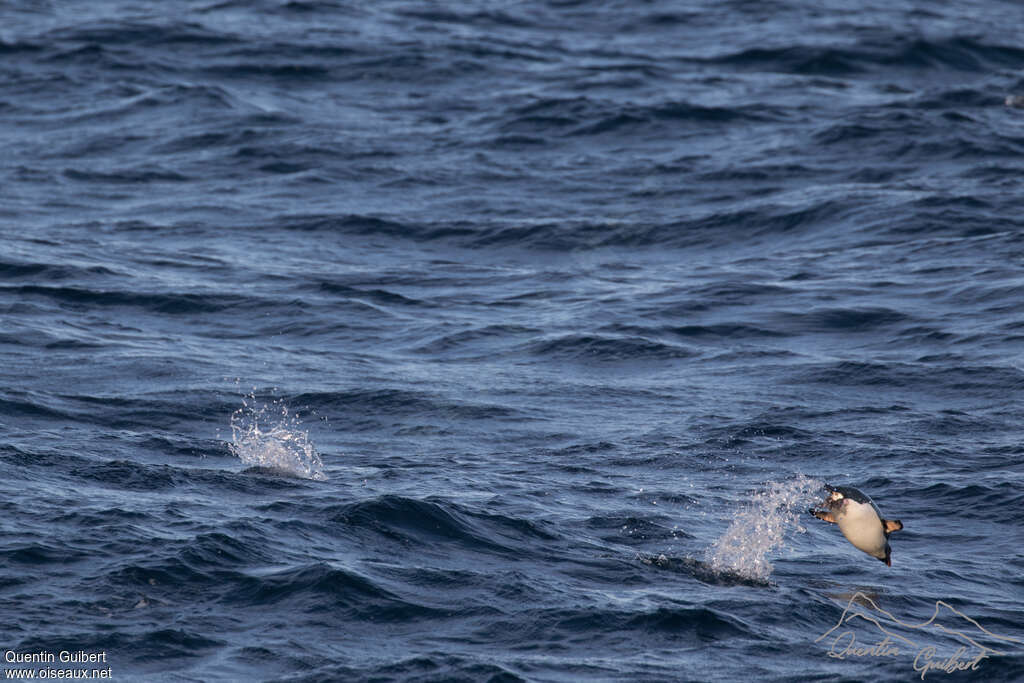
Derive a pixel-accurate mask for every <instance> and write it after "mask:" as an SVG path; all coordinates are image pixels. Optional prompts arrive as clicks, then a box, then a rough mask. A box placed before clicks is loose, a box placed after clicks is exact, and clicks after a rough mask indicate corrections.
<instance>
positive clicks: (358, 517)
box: [329, 495, 558, 555]
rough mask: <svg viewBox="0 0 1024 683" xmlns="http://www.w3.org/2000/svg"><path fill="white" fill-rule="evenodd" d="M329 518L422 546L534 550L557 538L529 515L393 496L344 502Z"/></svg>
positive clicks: (505, 552) (509, 552)
mask: <svg viewBox="0 0 1024 683" xmlns="http://www.w3.org/2000/svg"><path fill="white" fill-rule="evenodd" d="M329 518H330V520H331V521H332V522H333V523H336V524H340V525H342V527H343V528H345V529H348V530H349V533H351V530H352V529H358V530H361V531H363V532H366V531H371V532H373V533H374V534H375V535H379V536H381V537H383V538H387V539H390V540H391V541H398V542H401V543H404V544H413V545H415V546H417V547H419V548H421V549H424V550H426V549H427V548H432V547H434V546H436V544H438V543H439V542H441V543H447V544H453V545H457V546H460V547H462V548H463V549H464V550H469V551H473V552H480V551H484V552H487V553H497V554H502V555H521V554H522V553H526V554H532V553H534V552H536V550H537V549H536V548H535V544H536V543H537V542H544V543H548V542H551V541H555V540H557V538H558V537H557V536H556V535H554V534H552V533H550V532H548V531H547V530H545V529H544V528H542V527H541V526H539V525H538V524H536V523H534V522H531V521H529V520H525V519H517V518H514V517H508V516H506V515H500V514H491V513H484V512H479V511H471V510H469V509H467V508H464V507H462V506H459V505H455V504H453V503H445V502H440V501H438V502H432V501H424V500H416V499H412V498H404V497H402V496H394V495H388V496H383V497H380V498H376V499H373V500H369V501H363V502H359V503H353V504H351V505H346V506H344V507H342V508H340V509H337V510H335V511H332V512H331V513H330V515H329ZM435 552H436V551H435Z"/></svg>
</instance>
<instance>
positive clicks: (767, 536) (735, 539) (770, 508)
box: [704, 475, 825, 581]
mask: <svg viewBox="0 0 1024 683" xmlns="http://www.w3.org/2000/svg"><path fill="white" fill-rule="evenodd" d="M824 485H825V482H823V481H819V480H817V479H812V478H810V477H807V476H804V475H799V476H797V477H796V478H795V479H792V480H790V481H784V482H774V481H770V482H768V483H767V484H766V488H765V490H764V491H761V492H758V493H756V494H753V495H751V496H749V497H748V498H747V501H746V502H745V503H744V504H743V505H742V506H741V508H740V509H739V510H738V511H737V512H736V514H735V515H734V516H733V521H732V524H730V525H729V528H728V529H726V530H725V533H723V534H722V535H721V536H719V537H718V540H716V541H715V542H714V544H712V546H711V547H710V548H708V549H707V552H706V553H705V556H704V559H705V561H706V563H707V565H708V567H709V568H711V569H712V570H713V571H715V572H718V573H732V574H736V575H739V576H742V577H744V578H747V579H753V580H758V581H764V580H766V579H767V578H768V577H769V576H770V575H771V573H772V565H771V563H770V562H768V554H769V553H771V551H772V550H775V549H776V548H778V547H780V546H781V545H782V544H783V543H784V542H785V539H786V535H787V534H788V533H789V532H790V531H791V530H796V531H798V532H800V533H803V532H804V531H805V529H804V527H803V526H801V524H800V516H801V515H802V514H803V512H804V510H806V509H807V507H808V506H809V505H810V504H812V503H814V502H815V500H816V499H817V494H818V492H819V491H820V490H821V488H822V487H823V486H824Z"/></svg>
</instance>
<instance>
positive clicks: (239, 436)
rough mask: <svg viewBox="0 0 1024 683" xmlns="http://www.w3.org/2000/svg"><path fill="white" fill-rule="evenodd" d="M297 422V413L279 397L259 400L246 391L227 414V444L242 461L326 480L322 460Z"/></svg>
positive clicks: (247, 463) (306, 477) (299, 421)
mask: <svg viewBox="0 0 1024 683" xmlns="http://www.w3.org/2000/svg"><path fill="white" fill-rule="evenodd" d="M301 425H302V421H301V420H299V416H298V415H290V414H289V413H288V406H286V405H285V404H284V403H283V402H282V401H280V400H276V401H273V402H272V403H270V404H266V403H260V402H259V401H257V400H256V397H255V396H253V395H250V396H248V397H247V398H246V399H244V400H243V401H242V407H241V408H239V409H238V410H236V411H235V412H234V413H233V414H232V415H231V443H230V444H228V448H230V449H231V452H232V453H234V454H235V455H236V456H238V459H239V460H241V461H242V462H243V463H245V464H246V465H250V466H252V467H268V468H272V469H277V470H281V471H284V472H287V473H289V474H294V475H295V476H298V477H303V478H305V479H315V480H317V481H326V479H327V475H326V474H324V463H323V460H321V459H320V454H319V453H317V451H316V447H315V446H314V445H313V442H312V441H310V440H309V431H308V430H304V429H302V428H301Z"/></svg>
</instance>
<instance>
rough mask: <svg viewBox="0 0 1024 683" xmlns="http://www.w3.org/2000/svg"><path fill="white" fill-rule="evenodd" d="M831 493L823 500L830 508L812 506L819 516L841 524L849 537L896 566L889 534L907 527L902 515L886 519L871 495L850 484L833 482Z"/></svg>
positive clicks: (852, 541) (854, 544)
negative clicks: (901, 518)
mask: <svg viewBox="0 0 1024 683" xmlns="http://www.w3.org/2000/svg"><path fill="white" fill-rule="evenodd" d="M825 489H826V490H827V491H828V492H829V494H828V497H826V498H825V500H824V501H822V503H821V504H822V505H824V506H825V507H827V508H828V509H827V510H816V509H814V508H811V509H810V510H808V512H810V513H811V514H812V515H814V516H815V517H817V518H818V519H822V520H825V521H826V522H831V523H833V524H838V525H839V530H840V531H842V532H843V536H846V540H848V541H849V542H850V543H852V544H853V547H854V548H856V549H857V550H861V551H863V552H865V553H867V554H868V555H870V556H871V557H877V558H878V559H879V560H881V561H882V562H885V566H887V567H891V566H892V560H891V559H890V558H891V555H892V550H891V549H890V548H889V534H891V533H892V532H894V531H899V530H900V529H902V528H903V522H901V521H899V520H898V519H883V518H882V513H880V512H879V511H878V506H877V505H875V504H874V503H873V502H872V501H871V499H870V498H868V497H867V496H866V495H864V494H863V493H862V492H861V491H859V490H858V489H855V488H853V487H850V486H829V485H828V484H825Z"/></svg>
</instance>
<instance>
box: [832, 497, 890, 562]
mask: <svg viewBox="0 0 1024 683" xmlns="http://www.w3.org/2000/svg"><path fill="white" fill-rule="evenodd" d="M844 503H845V505H843V509H842V511H841V512H840V513H839V514H838V515H836V522H837V523H838V524H839V530H840V531H842V532H843V536H846V540H848V541H849V542H850V543H852V544H853V547H855V548H857V550H862V551H864V552H866V553H867V554H868V555H871V556H872V557H877V558H878V559H880V560H884V559H885V545H886V538H885V530H884V529H883V528H882V520H881V519H879V517H878V515H877V514H876V513H875V509H874V507H872V506H871V505H864V504H862V503H856V502H854V501H852V500H850V499H846V500H845V501H844Z"/></svg>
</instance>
